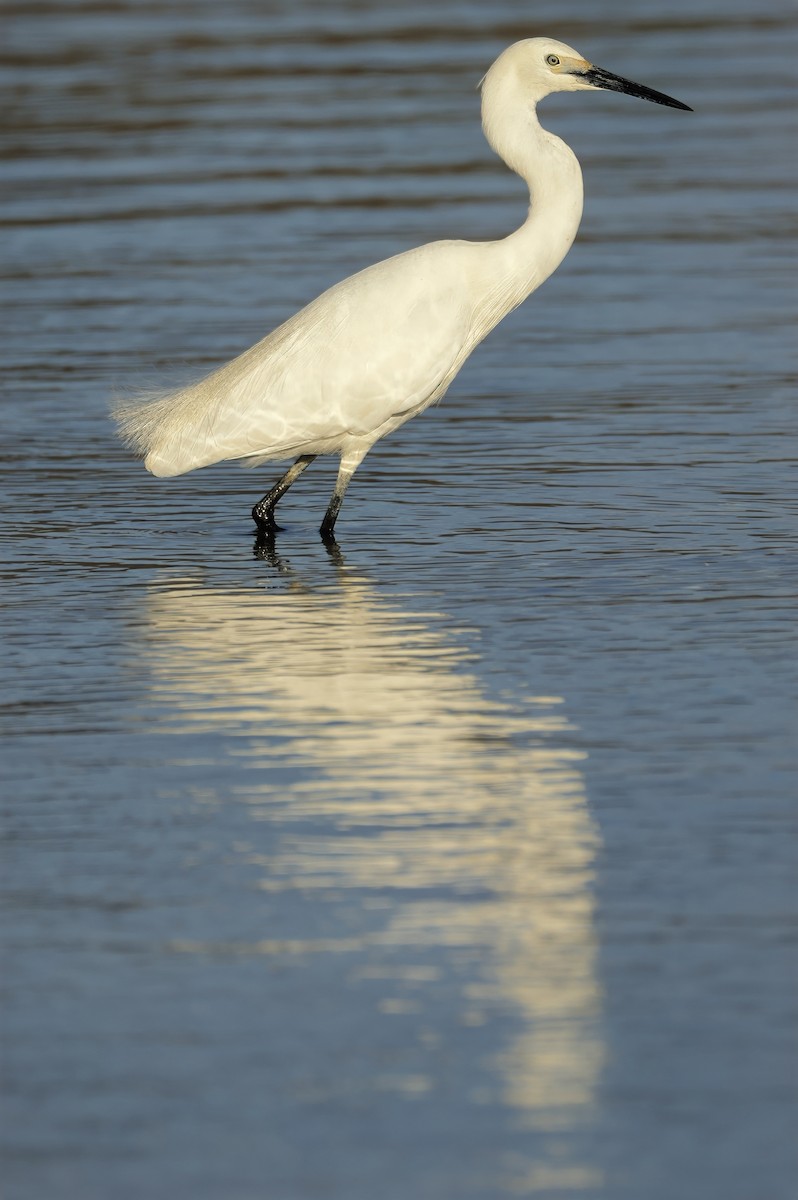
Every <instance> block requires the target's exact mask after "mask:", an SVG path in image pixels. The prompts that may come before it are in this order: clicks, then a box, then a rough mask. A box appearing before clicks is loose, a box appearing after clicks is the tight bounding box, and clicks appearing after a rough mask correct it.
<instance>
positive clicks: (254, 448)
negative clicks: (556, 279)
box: [115, 38, 691, 537]
mask: <svg viewBox="0 0 798 1200" xmlns="http://www.w3.org/2000/svg"><path fill="white" fill-rule="evenodd" d="M594 88H607V89H609V90H611V91H616V92H626V93H627V94H628V95H631V96H639V97H641V98H642V99H644V100H652V101H654V102H655V103H656V104H664V105H667V106H669V107H671V108H680V109H686V110H687V111H691V110H690V109H689V108H688V106H687V105H686V104H682V103H680V102H679V101H678V100H674V99H672V98H671V97H670V96H665V95H663V94H662V93H661V92H655V91H652V90H651V89H650V88H647V87H643V86H641V85H640V84H637V83H631V82H630V81H629V80H626V79H621V78H620V77H619V76H618V75H612V74H610V72H609V71H604V70H602V69H601V68H600V67H595V66H593V65H592V64H591V63H589V62H587V60H586V59H584V58H582V56H581V55H580V54H579V53H577V51H576V50H572V49H571V47H570V46H566V45H563V43H562V42H556V41H552V40H551V39H550V38H530V39H527V40H525V41H522V42H516V43H515V44H514V45H512V46H510V47H509V48H508V49H507V50H505V51H504V53H503V54H501V55H500V56H499V58H498V59H497V60H496V61H495V62H494V64H493V65H492V67H491V68H490V70H489V71H488V72H487V74H486V75H485V77H484V79H483V81H482V127H483V130H484V133H485V136H486V138H487V140H488V142H489V143H490V145H491V147H492V148H493V149H494V150H495V152H496V153H497V154H498V155H499V157H500V158H501V159H503V160H504V162H505V163H506V164H507V166H508V167H510V168H511V169H512V170H513V171H515V172H516V173H517V174H518V175H520V176H521V178H522V179H523V180H524V181H525V182H526V184H527V185H528V187H529V193H530V208H529V214H528V216H527V218H526V220H525V221H524V223H523V225H522V226H521V227H520V229H517V230H516V231H515V232H514V233H512V234H510V235H509V236H508V237H505V238H502V239H499V240H498V241H492V242H467V241H441V242H432V243H430V244H429V245H426V246H419V247H417V248H416V249H413V250H407V251H405V252H404V253H402V254H397V255H396V256H395V257H393V258H389V259H386V260H385V261H383V262H379V263H376V264H375V265H374V266H371V267H367V268H366V269H365V270H364V271H359V272H358V273H357V274H355V275H351V276H350V277H349V278H348V279H344V280H343V281H342V282H341V283H338V284H336V285H335V286H334V287H331V288H330V289H329V290H328V291H326V292H323V293H322V295H321V296H319V297H318V298H317V299H315V300H313V301H312V302H311V303H310V304H308V305H307V306H306V307H305V308H303V309H302V310H301V311H300V312H298V313H296V314H295V316H293V317H291V318H289V320H287V321H286V322H285V323H284V324H283V325H280V326H279V328H277V329H275V330H274V331H273V332H272V333H270V334H269V335H268V336H267V337H265V338H263V340H262V341H260V342H258V343H257V344H256V345H254V346H252V347H251V349H249V350H247V351H245V352H244V353H243V354H241V355H240V356H239V357H238V358H235V359H233V361H232V362H229V363H227V364H226V365H225V366H222V367H220V368H218V370H216V371H214V372H213V373H212V374H211V375H208V376H207V377H206V378H205V379H203V380H201V381H200V382H199V383H196V384H193V385H191V386H190V387H186V388H184V389H182V390H179V391H171V392H167V393H161V394H159V395H155V396H152V395H150V396H145V397H138V398H137V399H135V400H133V401H132V402H128V403H125V404H122V405H120V406H119V407H118V408H117V409H116V411H115V416H116V418H117V420H118V422H119V425H120V431H121V435H122V437H123V439H124V440H125V441H126V442H127V443H128V444H129V445H131V446H132V447H134V449H135V450H136V451H138V453H139V454H141V455H142V456H143V457H144V465H145V466H146V467H147V469H148V470H150V471H151V472H152V473H153V475H158V476H170V475H182V474H184V473H185V472H186V471H193V470H195V469H196V468H197V467H204V466H208V465H209V464H210V463H215V462H220V461H222V460H224V459H238V460H240V461H241V462H242V463H243V464H244V465H246V466H258V465H260V464H261V463H264V462H270V461H280V460H285V459H289V458H294V459H295V461H294V463H293V464H292V466H291V467H289V469H288V470H287V471H286V473H285V474H284V475H283V476H282V478H281V479H280V480H279V481H278V482H277V483H276V484H275V485H274V487H273V488H272V489H271V491H269V492H268V493H267V494H266V495H265V496H264V497H263V499H262V500H260V501H259V502H258V503H257V504H256V505H255V507H254V508H253V510H252V516H253V518H254V520H255V522H256V524H257V526H258V529H259V530H260V531H261V532H270V531H273V530H274V529H276V528H277V525H276V522H275V519H274V509H275V505H276V504H277V502H278V500H280V498H281V497H282V496H283V495H285V493H286V492H287V490H288V488H289V487H290V486H291V484H292V483H294V481H295V480H296V479H297V478H298V477H299V476H300V475H301V474H302V472H303V471H304V470H305V468H306V467H307V466H308V464H309V463H311V462H312V461H313V459H314V458H315V457H316V456H317V455H319V454H338V455H340V467H339V471H338V478H337V481H336V484H335V489H334V491H333V494H332V498H331V500H330V504H329V507H328V508H327V512H326V514H325V516H324V520H323V522H322V525H321V533H322V536H324V537H331V536H332V531H333V527H334V525H335V520H336V517H337V516H338V512H339V510H340V507H341V503H342V501H343V498H344V493H345V491H346V488H347V485H348V483H349V481H350V479H351V478H352V475H353V473H354V471H355V470H356V469H357V467H358V466H359V464H360V463H361V462H362V460H363V458H364V456H365V455H366V453H367V452H368V450H369V449H370V448H371V447H372V446H373V445H374V443H375V442H376V441H378V439H379V438H382V437H384V436H385V435H386V434H387V433H391V432H392V431H393V430H394V429H397V428H398V427H399V426H400V425H402V424H404V422H405V421H407V420H409V419H410V417H413V416H415V415H416V413H420V412H422V411H423V410H424V409H425V408H427V407H428V405H430V404H432V403H434V402H435V401H436V400H439V399H440V398H441V397H442V396H443V395H444V393H445V392H446V390H447V388H448V387H449V384H450V383H451V382H452V380H453V379H454V377H455V375H456V374H457V372H458V371H459V370H460V368H461V367H462V365H463V363H464V362H465V360H466V359H467V358H468V356H469V355H470V353H471V351H472V350H473V349H474V347H475V346H477V345H478V344H479V343H480V342H481V341H482V340H483V338H484V337H485V336H486V335H487V334H488V333H489V332H490V330H491V329H493V328H494V326H495V325H497V324H498V323H499V321H501V319H502V318H503V317H505V316H506V315H507V313H509V312H511V311H512V310H513V309H514V308H516V307H517V305H519V304H520V303H521V301H522V300H524V299H526V297H527V296H528V295H529V294H530V293H531V292H533V291H534V290H535V288H537V287H540V285H541V283H543V281H544V280H545V279H547V278H548V276H549V275H551V274H552V272H553V271H554V270H555V269H556V268H557V267H558V266H559V264H560V263H561V262H562V260H563V258H564V257H565V255H566V254H567V253H568V250H569V249H570V247H571V244H572V242H573V240H574V237H575V236H576V231H577V229H578V227H579V221H580V218H581V215H582V172H581V170H580V167H579V163H578V161H577V158H576V156H575V154H574V153H573V151H572V150H571V149H570V148H569V147H568V146H567V145H566V144H565V142H563V141H562V140H561V139H560V138H558V137H555V136H554V135H553V134H551V133H549V132H548V131H547V130H545V129H543V128H542V127H541V126H540V124H539V123H538V119H537V114H536V105H537V102H538V101H539V100H542V99H543V97H544V96H547V95H549V94H550V93H551V92H576V91H584V90H590V89H594Z"/></svg>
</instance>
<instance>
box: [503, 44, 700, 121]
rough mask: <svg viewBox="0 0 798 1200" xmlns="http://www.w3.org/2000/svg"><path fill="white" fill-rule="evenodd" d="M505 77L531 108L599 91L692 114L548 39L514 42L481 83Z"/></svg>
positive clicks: (689, 110) (677, 104)
mask: <svg viewBox="0 0 798 1200" xmlns="http://www.w3.org/2000/svg"><path fill="white" fill-rule="evenodd" d="M508 77H513V78H514V81H515V83H516V86H520V88H521V89H522V90H523V92H524V94H525V96H526V97H527V98H528V99H529V101H530V102H531V103H532V104H536V103H537V101H538V100H542V99H543V97H544V96H548V95H549V94H550V93H551V92H581V91H593V90H595V89H596V88H599V89H607V90H609V91H611V92H625V93H626V94H627V95H628V96H639V97H640V99H641V100H651V101H653V103H654V104H665V105H667V107H668V108H682V109H685V110H686V111H687V112H692V109H691V108H690V107H689V105H687V104H682V102H681V101H680V100H674V99H673V97H672V96H666V95H665V94H664V93H663V92H655V91H654V90H653V89H652V88H648V87H644V86H643V85H642V84H640V83H632V82H631V80H629V79H622V78H621V76H620V75H613V74H612V73H611V72H610V71H605V70H604V69H603V68H602V67H596V66H594V65H593V63H591V62H588V61H587V59H586V58H583V57H582V55H581V54H580V53H579V52H578V51H577V50H574V49H573V48H572V47H571V46H566V45H565V44H564V42H556V41H554V40H553V39H552V38H527V39H526V40H525V41H523V42H515V44H514V45H512V46H509V47H508V48H507V49H506V50H505V51H504V53H503V54H501V55H500V56H499V57H498V58H497V59H496V62H495V63H494V64H493V66H492V67H491V68H490V70H489V71H488V73H487V75H486V76H485V78H484V80H483V83H484V84H485V85H488V84H490V83H492V82H493V81H494V80H496V79H497V78H508Z"/></svg>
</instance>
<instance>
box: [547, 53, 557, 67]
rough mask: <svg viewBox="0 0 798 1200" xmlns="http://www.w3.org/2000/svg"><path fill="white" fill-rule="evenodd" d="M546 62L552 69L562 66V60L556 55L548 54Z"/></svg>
mask: <svg viewBox="0 0 798 1200" xmlns="http://www.w3.org/2000/svg"><path fill="white" fill-rule="evenodd" d="M546 62H547V63H548V64H549V66H550V67H559V65H560V60H559V58H558V57H557V55H556V54H547V55H546Z"/></svg>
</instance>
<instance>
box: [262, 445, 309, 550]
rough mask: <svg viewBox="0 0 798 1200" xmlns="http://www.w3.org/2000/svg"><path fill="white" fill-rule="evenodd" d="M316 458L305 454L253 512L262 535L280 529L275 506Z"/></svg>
mask: <svg viewBox="0 0 798 1200" xmlns="http://www.w3.org/2000/svg"><path fill="white" fill-rule="evenodd" d="M315 457H316V455H315V454H303V455H301V457H300V458H298V459H297V460H296V462H295V463H294V465H293V466H291V467H289V468H288V470H287V471H286V473H285V475H283V477H282V479H279V480H278V481H277V483H275V485H274V487H273V488H272V489H271V491H270V492H267V493H266V495H265V496H264V497H263V499H262V500H259V501H258V503H257V504H256V505H255V507H254V508H253V510H252V520H253V521H254V522H255V524H256V525H257V527H258V530H259V531H260V532H261V533H268V532H270V531H271V532H273V531H274V530H276V529H279V528H280V526H279V525H278V524H277V522H276V521H275V519H274V506H275V505H276V504H277V501H278V500H280V499H282V497H283V496H284V495H285V493H286V492H287V491H288V489H289V488H290V486H291V484H292V483H295V482H296V480H297V479H299V476H300V475H301V474H302V472H303V471H304V469H305V467H309V466H310V464H311V463H312V462H313V459H314V458H315Z"/></svg>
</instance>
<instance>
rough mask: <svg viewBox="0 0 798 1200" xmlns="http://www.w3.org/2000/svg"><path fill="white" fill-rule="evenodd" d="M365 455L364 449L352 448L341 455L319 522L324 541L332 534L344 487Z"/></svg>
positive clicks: (344, 492)
mask: <svg viewBox="0 0 798 1200" xmlns="http://www.w3.org/2000/svg"><path fill="white" fill-rule="evenodd" d="M365 457H366V451H365V450H352V451H350V452H349V454H342V455H341V465H340V467H339V468H338V478H337V479H336V481H335V488H334V490H333V494H332V497H331V499H330V503H329V505H328V506H327V511H326V513H325V514H324V520H323V521H322V523H321V529H320V530H319V532H320V533H321V536H322V537H323V538H324V540H325V541H328V540H329V539H331V538H332V536H333V529H334V528H335V522H336V519H337V517H338V514H339V512H340V511H341V505H342V504H343V502H344V495H345V494H346V489H347V488H348V487H349V480H350V479H351V478H352V476H353V475H354V473H355V471H356V470H357V468H358V467H359V466H360V464H361V463H362V461H363V459H364V458H365Z"/></svg>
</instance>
